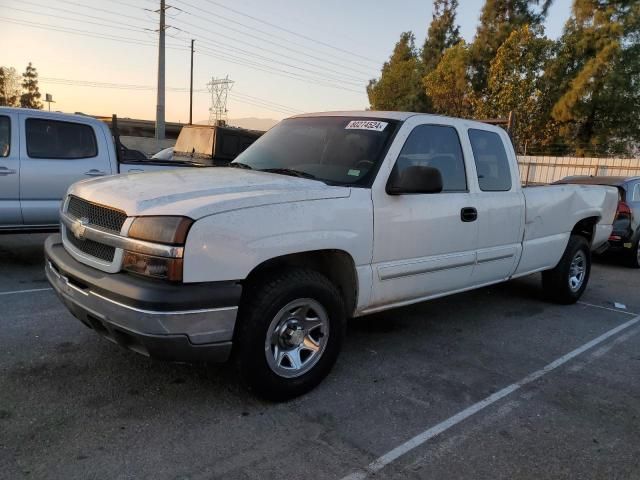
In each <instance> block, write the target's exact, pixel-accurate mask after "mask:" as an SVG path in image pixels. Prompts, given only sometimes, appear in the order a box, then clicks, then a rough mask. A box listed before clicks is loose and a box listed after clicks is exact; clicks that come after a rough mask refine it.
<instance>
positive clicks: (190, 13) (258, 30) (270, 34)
mask: <svg viewBox="0 0 640 480" xmlns="http://www.w3.org/2000/svg"><path fill="white" fill-rule="evenodd" d="M180 1H181V3H184V4H185V5H188V6H189V7H191V8H194V9H196V10H199V11H200V12H202V13H203V14H205V15H207V16H209V17H212V18H216V19H221V20H224V21H225V22H230V23H234V24H237V25H240V26H241V27H243V28H245V29H248V30H250V32H243V31H242V30H238V29H237V28H233V27H230V26H229V25H227V24H225V23H222V22H216V21H215V20H207V22H208V23H213V24H215V25H219V26H221V27H223V28H226V29H228V30H231V31H233V32H236V33H239V34H241V35H243V36H246V37H251V38H255V39H256V40H259V41H261V42H267V43H270V44H271V45H275V46H277V47H279V48H284V49H285V50H287V51H291V52H296V53H299V54H301V55H304V56H305V57H308V58H313V59H314V60H319V61H321V62H324V63H329V64H332V65H335V66H338V67H341V68H344V69H347V70H351V71H353V72H356V73H359V74H362V75H367V76H368V75H369V73H368V72H363V71H361V70H358V69H357V68H353V66H352V65H360V66H362V67H364V68H366V69H370V68H371V67H370V66H366V65H362V64H358V63H354V62H353V61H350V63H351V65H345V64H343V63H339V62H334V61H331V60H327V59H325V58H321V57H317V56H314V55H311V54H309V49H305V50H298V49H295V48H292V47H291V45H283V44H281V43H277V42H273V41H271V40H268V39H265V38H262V37H259V36H257V35H255V34H254V33H252V32H259V33H261V34H263V35H266V36H269V37H273V38H276V39H279V40H283V41H285V42H288V43H290V40H289V39H286V38H283V37H279V36H276V35H273V34H272V33H269V32H266V31H264V30H260V29H257V28H254V27H252V26H249V25H247V24H245V23H242V22H238V21H236V20H233V19H230V18H227V17H224V16H221V15H218V14H215V15H214V14H212V13H211V12H208V11H206V10H204V9H202V8H199V7H196V6H194V5H192V4H189V3H187V2H185V1H184V0H180ZM174 8H176V9H177V10H179V11H181V12H184V13H185V14H187V15H189V16H193V17H195V18H201V17H199V16H198V15H196V14H194V13H192V12H189V11H188V10H184V9H182V8H178V7H174ZM178 20H179V21H181V22H182V23H184V24H186V25H191V26H193V27H195V28H199V29H202V30H204V28H203V27H199V26H196V25H193V24H190V23H188V22H185V21H184V20H180V19H178ZM207 31H208V32H209V31H210V30H207ZM258 48H262V49H263V50H264V47H258ZM312 51H317V50H312ZM320 53H322V54H323V55H327V56H330V57H331V58H335V56H333V55H330V54H327V53H325V52H320Z"/></svg>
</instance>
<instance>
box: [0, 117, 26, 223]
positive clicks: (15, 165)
mask: <svg viewBox="0 0 640 480" xmlns="http://www.w3.org/2000/svg"><path fill="white" fill-rule="evenodd" d="M16 119H17V115H16V114H14V113H8V114H0V228H2V227H10V226H20V225H22V215H21V213H20V143H19V141H18V128H17V123H16Z"/></svg>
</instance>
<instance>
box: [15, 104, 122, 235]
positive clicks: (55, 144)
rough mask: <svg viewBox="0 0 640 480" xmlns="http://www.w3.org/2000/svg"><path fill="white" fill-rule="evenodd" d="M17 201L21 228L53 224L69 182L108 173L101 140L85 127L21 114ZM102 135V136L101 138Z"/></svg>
mask: <svg viewBox="0 0 640 480" xmlns="http://www.w3.org/2000/svg"><path fill="white" fill-rule="evenodd" d="M21 123H22V136H23V138H24V140H23V144H24V145H25V146H26V148H25V151H23V152H22V155H21V175H20V199H21V205H22V216H23V218H24V223H25V225H55V224H57V223H58V222H59V220H58V209H59V207H60V201H61V200H62V198H63V197H64V194H65V193H66V191H67V188H69V186H70V185H71V184H72V183H75V182H77V181H79V180H85V179H87V178H92V177H97V176H102V175H108V174H110V173H111V165H110V162H109V156H108V149H107V148H106V144H105V139H104V138H100V136H99V134H101V132H100V131H96V129H95V128H94V127H92V126H91V125H89V124H84V123H80V122H74V121H66V120H64V121H62V120H57V119H53V118H47V117H43V118H38V117H34V116H30V115H28V114H23V115H22V120H21ZM102 136H103V135H102Z"/></svg>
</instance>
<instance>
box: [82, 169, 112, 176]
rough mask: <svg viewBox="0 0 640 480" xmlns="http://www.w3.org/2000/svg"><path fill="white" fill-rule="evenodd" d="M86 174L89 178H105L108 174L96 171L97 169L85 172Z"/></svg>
mask: <svg viewBox="0 0 640 480" xmlns="http://www.w3.org/2000/svg"><path fill="white" fill-rule="evenodd" d="M84 174H85V175H86V176H88V177H104V176H105V175H106V174H107V172H102V171H100V170H96V169H95V168H92V169H91V170H89V171H88V172H84Z"/></svg>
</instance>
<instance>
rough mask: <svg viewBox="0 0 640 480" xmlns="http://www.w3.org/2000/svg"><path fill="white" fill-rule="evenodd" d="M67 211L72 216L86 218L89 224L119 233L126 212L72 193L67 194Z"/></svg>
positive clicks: (125, 218)
mask: <svg viewBox="0 0 640 480" xmlns="http://www.w3.org/2000/svg"><path fill="white" fill-rule="evenodd" d="M67 213H68V214H69V215H70V216H72V217H74V218H78V219H80V218H86V219H87V220H89V222H88V224H89V225H93V226H96V227H100V228H104V229H106V230H111V231H112V232H114V233H120V230H122V226H123V225H124V222H125V221H126V220H127V214H126V213H124V212H123V211H121V210H116V209H114V208H109V207H103V206H102V205H96V204H95V203H91V202H88V201H86V200H83V199H81V198H78V197H74V196H73V195H71V196H69V204H68V205H67Z"/></svg>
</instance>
